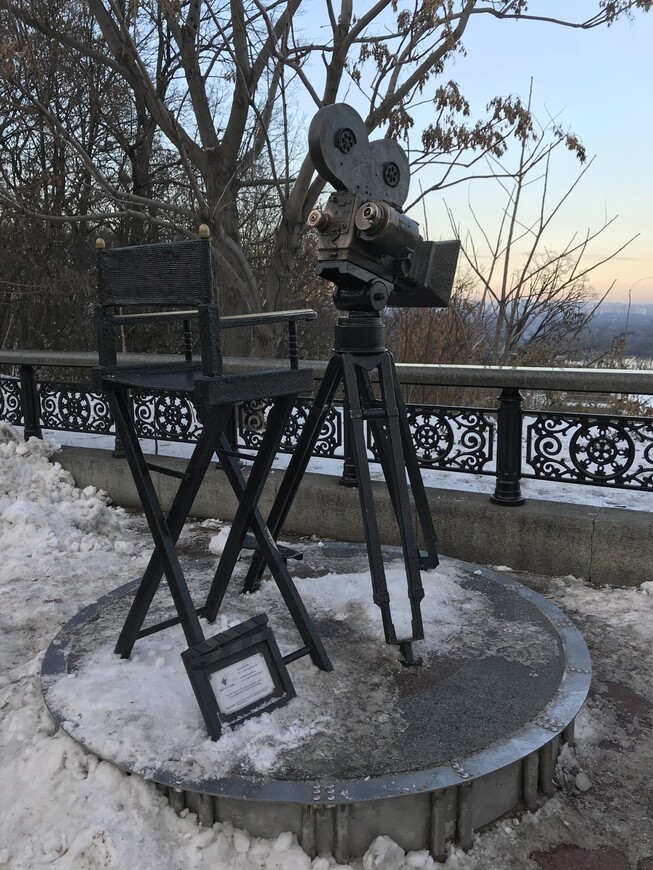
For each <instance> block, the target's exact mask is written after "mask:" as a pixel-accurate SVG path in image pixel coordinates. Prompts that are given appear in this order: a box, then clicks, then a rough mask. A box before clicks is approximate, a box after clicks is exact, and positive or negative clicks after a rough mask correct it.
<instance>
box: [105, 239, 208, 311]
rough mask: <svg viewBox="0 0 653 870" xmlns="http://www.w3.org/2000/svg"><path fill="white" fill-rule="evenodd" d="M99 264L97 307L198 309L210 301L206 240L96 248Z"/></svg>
mask: <svg viewBox="0 0 653 870" xmlns="http://www.w3.org/2000/svg"><path fill="white" fill-rule="evenodd" d="M98 241H100V240H98ZM97 266H98V293H99V296H100V304H101V305H116V306H118V305H119V306H129V305H147V306H151V307H158V308H166V307H170V306H190V307H195V308H197V307H199V306H200V305H208V304H210V303H211V302H212V301H213V275H212V272H211V246H210V242H209V239H208V238H200V239H196V240H195V239H193V240H190V241H184V242H162V243H161V244H156V245H134V246H132V247H129V248H112V249H106V248H104V247H102V245H98V249H97Z"/></svg>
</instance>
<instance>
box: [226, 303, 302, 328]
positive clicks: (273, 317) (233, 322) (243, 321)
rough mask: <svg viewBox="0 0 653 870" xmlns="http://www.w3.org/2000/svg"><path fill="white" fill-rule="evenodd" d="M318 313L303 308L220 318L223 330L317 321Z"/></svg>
mask: <svg viewBox="0 0 653 870" xmlns="http://www.w3.org/2000/svg"><path fill="white" fill-rule="evenodd" d="M316 317H317V311H313V310H312V309H311V308H302V309H298V310H296V311H264V312H256V313H254V314H233V315H230V316H228V317H221V318H220V326H221V327H222V329H233V328H234V327H237V326H258V325H259V324H267V323H296V322H297V321H298V320H315V318H316Z"/></svg>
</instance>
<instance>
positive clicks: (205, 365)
mask: <svg viewBox="0 0 653 870" xmlns="http://www.w3.org/2000/svg"><path fill="white" fill-rule="evenodd" d="M199 234H200V238H199V239H191V240H188V241H182V242H162V243H159V244H153V245H134V246H131V247H125V248H110V249H107V248H106V247H105V244H104V241H103V240H102V239H98V240H97V242H96V249H97V277H98V297H99V306H98V352H99V359H100V365H101V366H113V365H116V361H117V359H116V344H115V328H116V326H118V325H121V324H123V325H124V324H134V323H138V322H147V321H157V320H161V319H162V318H165V320H170V319H177V320H182V321H183V322H184V324H185V331H186V333H187V335H188V333H189V329H190V327H189V324H190V321H191V320H195V319H197V320H198V321H199V338H200V348H201V358H202V369H203V373H204V374H205V375H207V376H208V377H212V376H215V375H218V374H221V372H222V353H221V342H220V318H219V310H218V306H217V305H216V304H215V303H214V302H213V273H212V269H211V243H210V240H209V230H208V227H206V226H204V225H202V226H201V227H200V229H199ZM136 306H137V307H138V308H139V309H140V311H139V313H137V314H133V313H131V314H130V313H129V308H130V307H136ZM143 309H147V310H143ZM180 309H182V310H180ZM183 309H190V310H183ZM188 346H190V343H189V342H188ZM188 357H189V355H188V354H187V356H186V358H187V359H188Z"/></svg>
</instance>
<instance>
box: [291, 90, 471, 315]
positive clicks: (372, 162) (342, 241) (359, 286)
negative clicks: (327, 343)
mask: <svg viewBox="0 0 653 870" xmlns="http://www.w3.org/2000/svg"><path fill="white" fill-rule="evenodd" d="M308 146H309V152H310V155H311V159H312V161H313V164H314V166H315V168H316V169H317V171H318V173H319V174H320V175H321V176H322V178H324V180H325V181H328V182H330V183H331V184H332V185H333V186H334V188H335V189H336V192H335V193H332V194H331V195H330V196H329V199H328V201H327V203H326V206H325V207H324V209H323V210H320V209H313V211H312V212H311V213H310V214H309V216H308V225H309V226H310V227H312V228H314V229H316V230H317V231H318V233H319V236H318V261H317V267H316V272H317V274H318V275H320V276H322V277H323V278H325V279H326V280H328V281H332V282H333V283H334V284H335V286H336V289H335V291H334V295H333V301H334V303H335V306H336V308H337V309H338V310H339V311H351V312H369V313H375V314H376V315H377V316H378V312H380V311H382V310H383V309H384V308H385V307H386V306H391V307H412V308H430V307H434V306H435V307H440V308H444V307H446V306H447V305H448V302H449V297H450V295H451V289H452V287H453V280H454V274H455V271H456V263H457V261H458V252H459V250H460V242H459V241H458V240H454V241H450V242H426V241H424V240H423V239H422V237H421V236H420V234H419V224H418V223H417V222H416V221H414V220H412V218H409V217H408V216H407V215H405V214H404V213H403V212H402V211H401V207H402V205H403V204H404V202H405V201H406V197H407V196H408V186H409V184H410V170H409V166H408V158H407V157H406V154H405V152H404V150H403V148H402V147H401V145H399V143H398V142H395V141H394V140H392V139H377V140H375V141H374V142H370V141H369V138H368V135H367V130H366V129H365V125H364V124H363V121H362V119H361V117H360V115H358V113H357V112H356V111H354V109H352V108H351V107H350V106H347V105H345V104H344V103H338V104H336V105H332V106H325V107H324V108H322V109H320V110H319V111H318V112H317V113H316V115H315V116H314V118H313V120H312V121H311V124H310V127H309V131H308Z"/></svg>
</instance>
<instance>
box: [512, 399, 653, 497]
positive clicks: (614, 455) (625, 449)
mask: <svg viewBox="0 0 653 870" xmlns="http://www.w3.org/2000/svg"><path fill="white" fill-rule="evenodd" d="M526 464H527V465H529V466H530V467H531V469H532V472H529V471H528V470H527V469H526V470H525V471H524V475H523V476H524V477H535V478H542V479H546V480H557V481H565V482H568V483H585V484H588V483H590V484H595V485H599V486H614V487H619V488H633V489H653V419H651V418H647V417H608V416H600V415H593V414H573V415H572V414H537V415H536V416H534V418H533V420H532V422H531V423H530V424H529V425H528V426H527V427H526Z"/></svg>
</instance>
